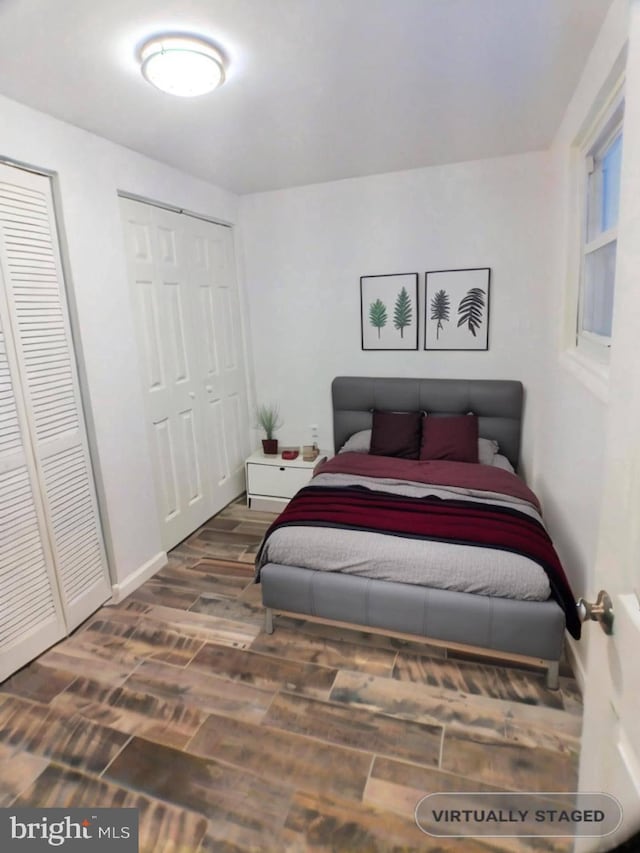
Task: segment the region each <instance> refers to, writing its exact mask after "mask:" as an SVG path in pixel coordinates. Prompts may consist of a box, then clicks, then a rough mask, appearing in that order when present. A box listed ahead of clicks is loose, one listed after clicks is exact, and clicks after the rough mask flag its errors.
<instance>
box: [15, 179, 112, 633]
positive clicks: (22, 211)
mask: <svg viewBox="0 0 640 853" xmlns="http://www.w3.org/2000/svg"><path fill="white" fill-rule="evenodd" d="M0 266H1V267H2V273H3V280H4V293H5V297H6V305H7V309H8V312H7V313H8V317H7V320H8V326H9V327H10V328H11V332H12V336H13V341H14V346H15V350H16V354H17V376H16V384H17V383H18V381H19V384H20V386H21V391H22V394H23V396H24V400H25V407H26V412H27V415H28V419H29V429H30V439H31V442H32V446H33V454H34V457H35V461H36V470H37V474H38V485H39V489H40V492H41V496H42V503H43V507H44V515H45V519H46V522H47V529H48V534H49V542H50V545H51V551H52V554H53V561H54V564H55V567H56V574H57V578H58V583H59V590H60V597H61V600H62V606H63V608H64V615H65V620H66V624H67V629H68V630H69V631H71V630H72V629H73V628H75V627H76V626H77V625H79V624H80V623H81V622H82V621H84V620H85V619H86V618H87V616H89V615H90V614H91V613H93V612H94V611H95V610H96V609H97V608H98V607H99V606H100V605H101V604H103V603H104V602H105V601H106V600H107V599H108V598H109V597H110V595H111V584H110V581H109V576H108V570H107V562H106V557H105V553H104V545H103V540H102V530H101V527H100V520H99V515H98V508H97V501H96V496H95V490H94V483H93V473H92V469H91V461H90V457H89V452H88V446H87V438H86V431H85V424H84V418H83V413H82V403H81V399H80V391H79V386H78V379H77V370H76V364H75V356H74V351H73V343H72V338H71V330H70V326H69V316H68V309H67V303H66V295H65V290H64V282H63V278H62V265H61V261H60V253H59V249H58V238H57V233H56V226H55V217H54V213H53V204H52V197H51V187H50V184H49V180H48V178H46V177H44V176H42V175H36V174H33V173H31V172H25V171H24V170H21V169H17V168H14V167H11V166H5V165H0ZM5 331H6V327H5Z"/></svg>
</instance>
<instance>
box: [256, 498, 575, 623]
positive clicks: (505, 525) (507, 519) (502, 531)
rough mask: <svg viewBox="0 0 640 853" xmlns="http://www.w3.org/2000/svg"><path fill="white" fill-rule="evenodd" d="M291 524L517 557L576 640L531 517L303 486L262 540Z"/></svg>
mask: <svg viewBox="0 0 640 853" xmlns="http://www.w3.org/2000/svg"><path fill="white" fill-rule="evenodd" d="M291 525H304V526H313V527H339V528H346V529H354V530H368V531H372V532H375V533H383V534H386V535H389V536H406V537H409V538H416V539H431V540H436V541H439V542H449V543H453V544H455V543H457V544H464V545H475V546H478V547H481V548H497V549H499V550H502V551H512V552H514V553H516V554H521V555H523V556H524V557H528V558H529V559H530V560H534V561H535V562H536V563H538V564H539V565H540V566H542V568H543V569H544V571H545V572H546V574H547V577H548V578H549V585H550V587H551V592H552V595H553V597H554V598H555V600H556V601H557V602H558V604H559V605H560V607H562V609H563V611H564V614H565V619H566V624H567V629H568V630H569V633H570V634H571V635H572V636H573V637H575V638H576V639H579V638H580V628H581V625H580V621H579V619H578V616H577V611H576V605H575V599H574V597H573V594H572V592H571V588H570V586H569V582H568V581H567V578H566V576H565V573H564V570H563V568H562V565H561V563H560V560H559V559H558V556H557V554H556V552H555V550H554V548H553V545H552V543H551V539H550V538H549V535H548V533H547V532H546V530H545V529H544V527H543V526H542V525H541V524H540V522H538V521H537V520H536V519H534V518H531V517H530V516H528V515H525V514H523V513H519V512H517V510H513V509H511V508H510V507H503V506H495V505H493V504H481V503H478V502H476V501H465V500H464V499H461V500H443V499H441V498H438V497H434V496H428V497H424V498H412V497H405V496H403V495H395V494H390V493H388V492H378V491H372V490H369V489H367V488H365V487H362V486H338V487H335V486H308V487H306V488H304V489H301V490H300V491H299V492H298V494H297V495H296V496H295V497H294V498H293V499H292V500H291V502H290V503H289V504H288V506H287V507H286V508H285V510H284V511H283V512H282V513H281V514H280V515H279V516H278V518H277V519H276V520H275V521H274V523H273V524H272V525H271V527H270V528H269V530H268V531H267V534H266V536H265V539H264V542H266V540H267V539H268V537H269V536H270V535H271V533H273V531H274V530H277V529H279V528H280V527H286V526H291ZM264 542H263V545H262V547H264ZM261 550H262V548H261ZM259 557H260V555H258V561H259Z"/></svg>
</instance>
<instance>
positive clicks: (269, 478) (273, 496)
mask: <svg viewBox="0 0 640 853" xmlns="http://www.w3.org/2000/svg"><path fill="white" fill-rule="evenodd" d="M326 458H327V454H326V453H323V452H322V450H321V451H320V455H319V456H318V457H317V459H314V460H313V462H303V460H302V454H300V455H299V456H298V457H297V458H296V459H283V458H282V456H281V454H280V453H278V454H277V455H275V456H265V454H264V453H263V452H262V451H261V450H256V452H255V453H252V454H251V456H249V457H248V458H247V459H246V460H245V473H246V478H247V506H248V507H250V508H252V509H262V510H274V511H276V512H279V511H280V510H282V509H284V507H285V506H286V504H287V503H288V502H289V500H290V499H291V498H292V497H293V496H294V495H295V493H296V492H297V491H298V489H301V488H302V487H303V486H306V485H307V483H308V482H309V480H310V479H311V475H312V474H313V469H314V468H315V467H316V465H318V464H319V463H320V462H322V461H323V460H324V459H326Z"/></svg>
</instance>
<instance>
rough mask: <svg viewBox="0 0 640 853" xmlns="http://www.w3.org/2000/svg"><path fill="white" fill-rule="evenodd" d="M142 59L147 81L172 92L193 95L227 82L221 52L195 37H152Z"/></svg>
mask: <svg viewBox="0 0 640 853" xmlns="http://www.w3.org/2000/svg"><path fill="white" fill-rule="evenodd" d="M140 58H141V59H142V67H141V71H142V75H143V77H144V78H145V80H148V81H149V83H151V84H152V85H154V86H156V88H158V89H161V90H162V91H163V92H168V93H169V94H170V95H179V96H180V97H182V98H193V97H195V96H197V95H205V94H206V93H207V92H212V91H213V90H214V89H217V87H218V86H220V85H221V84H222V83H224V62H223V60H222V56H221V55H220V52H219V51H218V50H217V49H216V48H215V47H213V45H211V44H209V43H208V42H206V41H204V40H203V39H199V38H195V37H193V36H171V35H167V36H157V37H155V38H152V39H150V40H149V41H147V42H145V44H144V45H143V46H142V48H141V49H140Z"/></svg>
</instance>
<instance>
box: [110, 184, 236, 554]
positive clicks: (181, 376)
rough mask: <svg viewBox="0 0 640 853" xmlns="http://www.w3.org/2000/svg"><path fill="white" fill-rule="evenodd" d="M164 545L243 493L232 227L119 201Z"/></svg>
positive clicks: (135, 202)
mask: <svg viewBox="0 0 640 853" xmlns="http://www.w3.org/2000/svg"><path fill="white" fill-rule="evenodd" d="M121 206H122V217H123V223H124V230H125V243H126V252H127V259H128V265H129V281H130V285H131V292H132V301H133V307H134V314H135V318H136V329H137V337H138V344H139V353H140V362H141V364H140V368H141V373H142V377H143V387H144V394H145V405H146V418H147V428H148V434H149V439H150V443H151V449H152V455H153V468H154V479H155V491H156V497H157V505H158V513H159V519H160V525H161V529H162V544H163V547H164V548H165V549H166V550H169V549H170V548H172V547H173V546H174V545H176V544H177V543H178V542H180V541H181V540H183V539H184V538H185V537H187V536H188V535H189V534H190V533H192V532H193V531H194V530H195V529H196V528H198V527H199V526H200V525H201V524H203V522H205V521H206V520H207V519H208V518H210V517H211V516H212V515H214V514H215V513H216V512H219V510H221V509H222V508H223V507H224V506H226V504H228V503H229V501H231V500H233V498H235V497H237V496H238V495H239V494H240V493H241V492H242V491H243V490H244V475H243V463H244V459H245V458H246V456H247V453H248V435H249V428H248V414H247V393H246V380H245V366H244V358H243V342H242V324H241V314H240V302H239V298H238V290H237V284H236V275H235V261H234V253H233V231H232V229H231V228H229V227H226V226H224V225H218V224H216V223H213V222H209V221H207V220H203V219H199V218H197V217H193V216H188V215H186V214H182V213H177V212H175V211H170V210H166V209H164V208H160V207H156V206H154V205H150V204H145V203H143V202H140V201H133V200H131V199H126V198H122V199H121Z"/></svg>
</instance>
